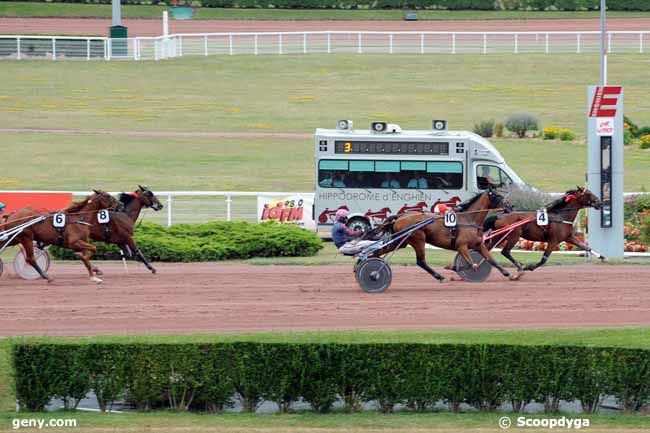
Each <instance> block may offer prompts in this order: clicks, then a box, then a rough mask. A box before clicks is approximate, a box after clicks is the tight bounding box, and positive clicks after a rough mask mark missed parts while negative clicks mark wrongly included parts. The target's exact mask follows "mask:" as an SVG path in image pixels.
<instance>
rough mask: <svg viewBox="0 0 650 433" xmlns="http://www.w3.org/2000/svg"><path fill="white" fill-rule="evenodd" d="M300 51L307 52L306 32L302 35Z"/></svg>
mask: <svg viewBox="0 0 650 433" xmlns="http://www.w3.org/2000/svg"><path fill="white" fill-rule="evenodd" d="M302 53H303V54H307V33H303V35H302Z"/></svg>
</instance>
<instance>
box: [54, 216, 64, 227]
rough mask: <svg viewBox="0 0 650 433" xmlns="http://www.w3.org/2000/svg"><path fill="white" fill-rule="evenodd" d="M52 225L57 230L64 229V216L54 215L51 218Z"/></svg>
mask: <svg viewBox="0 0 650 433" xmlns="http://www.w3.org/2000/svg"><path fill="white" fill-rule="evenodd" d="M52 225H53V226H54V227H56V228H57V229H62V228H63V227H65V214H64V213H55V214H54V217H53V218H52Z"/></svg>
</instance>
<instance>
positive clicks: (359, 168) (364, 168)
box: [318, 159, 463, 190]
mask: <svg viewBox="0 0 650 433" xmlns="http://www.w3.org/2000/svg"><path fill="white" fill-rule="evenodd" d="M318 185H319V186H320V187H321V188H364V189H371V188H387V189H444V190H446V189H461V188H462V187H463V164H462V163H461V162H458V161H398V160H395V161H386V160H376V161H375V160H343V159H323V160H320V161H319V163H318Z"/></svg>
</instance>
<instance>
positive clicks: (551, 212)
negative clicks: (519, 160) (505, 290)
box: [485, 187, 605, 271]
mask: <svg viewBox="0 0 650 433" xmlns="http://www.w3.org/2000/svg"><path fill="white" fill-rule="evenodd" d="M600 205H601V203H600V200H599V199H598V197H596V196H595V195H594V193H592V192H591V191H589V190H588V189H586V188H581V187H577V188H576V189H571V190H569V191H567V192H566V193H564V195H563V196H562V197H560V198H559V199H557V200H556V201H554V202H553V203H551V204H550V205H548V206H547V208H546V210H547V213H548V225H546V226H539V225H537V219H536V212H512V213H509V214H504V215H499V216H498V217H497V218H496V219H495V220H491V219H490V220H488V221H487V222H486V227H485V228H486V229H497V230H498V229H500V228H503V227H506V226H509V225H511V224H515V223H517V222H518V221H524V220H526V219H529V220H531V221H530V222H528V223H525V224H523V225H521V226H520V227H517V228H516V229H514V230H513V231H512V232H511V233H510V234H508V235H507V236H506V238H505V241H503V240H502V238H501V237H499V236H496V237H494V238H493V239H491V240H490V241H488V246H490V248H491V247H492V246H496V244H497V243H498V244H499V245H503V243H502V242H505V245H503V247H502V248H503V249H502V250H501V254H503V255H504V256H505V257H506V258H507V259H508V260H510V261H511V262H512V263H513V264H514V265H515V266H517V269H518V270H520V271H521V270H527V271H534V270H535V269H537V268H538V267H540V266H542V265H544V263H546V261H547V260H548V258H549V256H550V255H551V253H552V252H553V250H554V249H555V248H556V247H557V246H558V245H559V244H560V243H561V242H568V243H570V244H573V245H575V246H577V247H578V248H581V249H583V250H585V251H589V252H591V251H592V250H591V248H590V247H589V246H588V245H585V244H584V243H582V242H580V241H578V240H577V239H576V237H575V233H574V230H573V222H574V221H575V219H576V216H577V215H578V212H579V211H580V209H583V208H588V207H593V208H594V209H600ZM521 237H523V238H524V239H528V240H530V241H538V242H546V243H547V244H546V250H544V254H543V255H542V259H541V260H540V261H539V262H538V263H536V264H532V265H528V266H524V265H523V264H521V263H520V262H519V261H517V260H516V259H515V258H514V257H512V254H510V251H511V250H512V248H513V247H514V246H515V245H516V244H517V241H519V238H521ZM600 258H601V260H605V257H604V256H600Z"/></svg>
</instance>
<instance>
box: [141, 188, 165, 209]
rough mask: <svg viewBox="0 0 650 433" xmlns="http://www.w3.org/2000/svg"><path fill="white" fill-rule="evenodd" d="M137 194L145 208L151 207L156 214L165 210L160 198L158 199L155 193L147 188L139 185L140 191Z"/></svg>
mask: <svg viewBox="0 0 650 433" xmlns="http://www.w3.org/2000/svg"><path fill="white" fill-rule="evenodd" d="M135 194H136V196H137V197H138V199H139V200H140V203H142V205H143V206H144V207H150V208H151V209H153V210H155V211H156V212H158V211H159V210H161V209H162V208H163V205H162V203H160V200H158V197H156V195H155V194H154V193H153V191H151V190H150V189H149V188H147V187H146V186H142V185H138V190H137V191H136V192H135Z"/></svg>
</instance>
